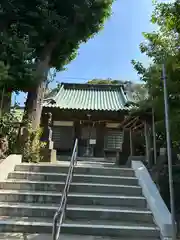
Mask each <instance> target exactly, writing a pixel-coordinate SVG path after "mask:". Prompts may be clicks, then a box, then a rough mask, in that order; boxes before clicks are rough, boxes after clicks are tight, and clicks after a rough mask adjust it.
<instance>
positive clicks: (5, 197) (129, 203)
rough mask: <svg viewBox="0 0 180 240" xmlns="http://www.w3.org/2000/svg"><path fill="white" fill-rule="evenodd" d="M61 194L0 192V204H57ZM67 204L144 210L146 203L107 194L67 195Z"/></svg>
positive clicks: (140, 199)
mask: <svg viewBox="0 0 180 240" xmlns="http://www.w3.org/2000/svg"><path fill="white" fill-rule="evenodd" d="M60 199H61V193H55V192H42V191H22V190H0V202H6V201H7V202H27V203H33V202H34V203H51V204H53V203H55V204H59V203H60ZM68 203H69V204H75V205H76V204H80V205H97V206H106V205H108V206H121V207H124V206H125V207H136V208H145V207H146V205H147V203H146V199H145V198H144V197H143V196H132V195H129V196H124V195H115V194H113V195H109V194H85V193H69V194H68Z"/></svg>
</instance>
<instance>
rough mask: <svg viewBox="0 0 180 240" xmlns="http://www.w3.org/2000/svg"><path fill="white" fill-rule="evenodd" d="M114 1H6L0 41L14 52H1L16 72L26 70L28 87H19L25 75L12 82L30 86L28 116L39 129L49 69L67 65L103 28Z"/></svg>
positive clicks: (22, 74) (2, 15) (2, 9)
mask: <svg viewBox="0 0 180 240" xmlns="http://www.w3.org/2000/svg"><path fill="white" fill-rule="evenodd" d="M113 1H114V0H90V1H86V0H76V1H73V4H72V1H71V0H67V1H65V2H63V1H59V0H54V1H49V0H41V1H39V0H32V1H24V2H22V1H16V0H7V1H4V0H3V1H1V6H0V7H1V11H0V22H2V23H3V24H1V25H0V31H1V32H2V34H1V36H2V39H0V40H1V41H2V43H3V44H2V46H5V49H9V47H10V50H12V54H9V53H10V52H8V55H7V54H5V53H6V51H5V50H4V49H2V53H3V54H4V55H5V57H4V55H3V54H2V55H1V54H0V60H2V61H3V62H5V65H9V66H10V68H9V70H11V69H12V73H19V74H21V76H20V80H21V79H23V78H21V77H22V76H24V81H23V82H21V84H22V85H21V87H22V86H23V87H22V88H23V89H19V83H20V80H18V84H17V82H14V81H13V80H14V79H15V78H12V81H10V82H9V81H8V86H10V85H11V87H12V88H13V89H15V88H18V90H23V91H27V89H28V97H27V102H26V110H27V111H26V112H28V114H27V115H26V117H28V119H29V120H30V121H32V126H33V128H34V129H35V128H36V127H38V125H39V123H40V115H41V111H42V101H43V98H44V93H45V89H46V87H47V84H48V81H47V78H48V72H49V70H50V69H51V68H55V69H56V70H62V69H64V66H65V65H67V64H68V63H69V62H70V61H72V60H73V59H74V58H75V57H76V55H77V49H78V48H79V45H80V44H81V43H82V42H86V41H87V40H88V39H89V38H91V37H93V36H94V34H95V33H97V32H98V31H99V30H101V29H102V27H103V24H104V21H105V20H106V18H107V17H109V16H110V14H111V5H112V3H113ZM6 40H8V41H7V43H6ZM6 46H7V47H6ZM16 47H17V52H15V51H14V50H15V49H16ZM0 52H1V49H0ZM11 55H12V58H11ZM20 56H21V57H20ZM3 57H4V58H3ZM6 58H7V59H8V61H7V60H6ZM6 62H7V63H6ZM15 70H16V71H15ZM12 75H13V74H12ZM16 79H17V78H16ZM23 84H24V85H23ZM28 84H29V85H28ZM27 85H28V86H27ZM34 109H35V110H34Z"/></svg>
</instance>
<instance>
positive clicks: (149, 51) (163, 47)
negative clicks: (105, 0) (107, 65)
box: [132, 1, 180, 146]
mask: <svg viewBox="0 0 180 240" xmlns="http://www.w3.org/2000/svg"><path fill="white" fill-rule="evenodd" d="M179 10H180V2H179V1H175V2H174V3H156V6H155V10H154V12H153V14H152V18H151V22H152V23H154V24H157V25H158V27H159V28H158V30H157V31H156V32H152V33H144V34H143V35H144V37H145V42H144V43H142V44H140V50H141V52H142V53H145V54H146V55H147V56H148V57H149V58H150V59H151V60H152V63H151V64H150V66H149V67H147V68H145V67H144V66H143V64H142V63H140V62H137V61H135V60H133V61H132V63H133V65H134V68H135V69H136V71H137V73H138V74H139V75H140V78H141V80H142V81H143V82H144V83H145V84H146V87H147V89H148V93H149V99H148V101H146V107H147V106H148V105H149V106H153V107H154V109H155V114H156V119H157V124H156V125H157V130H158V135H159V136H160V137H161V139H162V144H165V125H164V101H163V82H162V81H163V80H162V64H165V67H166V74H167V88H168V98H169V106H170V126H171V135H172V142H173V145H174V146H177V145H178V146H179V140H180V133H179V131H178V129H179V127H180V111H179V109H180V101H179V98H180V97H179V92H180V74H179V73H180V68H179V64H180V52H179V41H180V39H179V33H180V27H179V26H180V25H179V23H180V15H179Z"/></svg>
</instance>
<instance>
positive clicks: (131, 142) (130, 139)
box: [129, 128, 133, 156]
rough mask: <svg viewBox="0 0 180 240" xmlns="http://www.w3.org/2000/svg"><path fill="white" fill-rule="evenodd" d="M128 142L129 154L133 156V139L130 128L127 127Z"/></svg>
mask: <svg viewBox="0 0 180 240" xmlns="http://www.w3.org/2000/svg"><path fill="white" fill-rule="evenodd" d="M129 142H130V156H133V139H132V129H131V128H130V129H129Z"/></svg>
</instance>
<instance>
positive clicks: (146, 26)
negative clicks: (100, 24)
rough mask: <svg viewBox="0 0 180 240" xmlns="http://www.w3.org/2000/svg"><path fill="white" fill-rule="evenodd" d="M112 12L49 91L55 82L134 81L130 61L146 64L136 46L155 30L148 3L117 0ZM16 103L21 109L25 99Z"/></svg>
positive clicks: (82, 46) (146, 1)
mask: <svg viewBox="0 0 180 240" xmlns="http://www.w3.org/2000/svg"><path fill="white" fill-rule="evenodd" d="M112 10H113V14H112V16H111V18H110V19H109V20H108V21H107V22H106V23H105V26H104V29H103V30H102V31H101V32H100V33H98V34H97V35H96V36H95V37H94V38H93V39H91V40H89V41H88V42H87V43H86V44H82V45H81V47H80V49H79V55H78V56H77V58H76V59H75V60H74V61H72V62H71V63H70V64H69V65H68V66H67V70H66V71H64V72H61V73H58V74H57V76H56V79H55V81H54V83H53V84H52V87H53V86H55V85H56V83H57V82H86V81H87V80H89V79H93V78H103V79H104V78H112V79H119V80H130V81H137V80H138V76H137V74H136V72H135V71H134V69H133V67H132V65H131V60H132V59H136V60H139V61H142V62H143V63H144V64H148V59H147V57H146V56H144V55H142V54H141V53H140V51H139V44H140V43H141V42H142V41H143V36H142V32H144V31H145V32H146V31H147V32H149V31H153V30H154V29H155V26H153V25H152V24H151V23H150V16H151V13H152V10H153V6H152V0H117V1H116V2H115V3H114V4H113V8H112ZM16 100H17V101H18V102H19V103H20V104H21V105H23V103H24V101H25V95H24V94H20V95H19V96H17V97H16ZM13 102H14V97H13Z"/></svg>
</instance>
